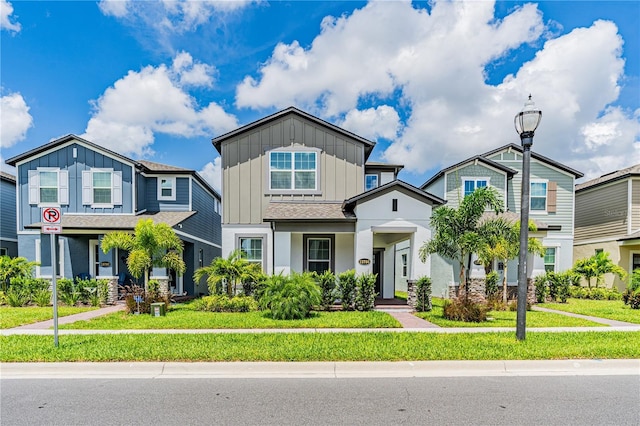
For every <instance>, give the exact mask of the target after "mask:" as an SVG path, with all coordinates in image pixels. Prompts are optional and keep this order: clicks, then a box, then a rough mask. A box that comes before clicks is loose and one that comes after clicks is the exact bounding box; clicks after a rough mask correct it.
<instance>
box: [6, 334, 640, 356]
mask: <svg viewBox="0 0 640 426" xmlns="http://www.w3.org/2000/svg"><path fill="white" fill-rule="evenodd" d="M59 343H60V345H59V347H58V348H54V346H53V340H52V337H51V336H33V335H14V336H1V337H0V346H1V347H2V348H3V350H2V351H1V352H0V361H2V362H58V361H70V362H74V361H93V362H115V361H410V360H500V359H505V360H524V359H531V360H537V359H594V358H596V359H598V358H599V359H605V358H608V359H614V358H639V357H640V332H605V333H603V332H583V333H528V334H527V337H526V340H525V341H517V340H516V338H515V334H512V333H478V334H472V333H463V334H432V333H388V332H386V333H385V332H370V333H302V334H279V333H265V334H145V335H139V334H119V335H113V334H109V335H62V336H60V337H59Z"/></svg>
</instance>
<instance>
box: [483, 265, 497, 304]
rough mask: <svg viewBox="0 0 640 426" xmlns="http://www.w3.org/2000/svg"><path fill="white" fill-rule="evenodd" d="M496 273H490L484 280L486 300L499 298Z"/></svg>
mask: <svg viewBox="0 0 640 426" xmlns="http://www.w3.org/2000/svg"><path fill="white" fill-rule="evenodd" d="M499 278H500V277H499V276H498V272H496V271H491V272H489V273H488V274H487V277H486V279H485V293H486V295H487V298H488V299H498V298H499V297H500V287H499V286H498V279H499Z"/></svg>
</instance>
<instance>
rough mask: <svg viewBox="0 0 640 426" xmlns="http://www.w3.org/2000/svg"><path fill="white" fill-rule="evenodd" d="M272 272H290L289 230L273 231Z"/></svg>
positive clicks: (286, 273) (285, 273)
mask: <svg viewBox="0 0 640 426" xmlns="http://www.w3.org/2000/svg"><path fill="white" fill-rule="evenodd" d="M273 258H274V259H273V269H274V270H273V273H274V274H279V273H282V274H283V275H289V274H290V273H291V232H280V231H276V232H274V233H273Z"/></svg>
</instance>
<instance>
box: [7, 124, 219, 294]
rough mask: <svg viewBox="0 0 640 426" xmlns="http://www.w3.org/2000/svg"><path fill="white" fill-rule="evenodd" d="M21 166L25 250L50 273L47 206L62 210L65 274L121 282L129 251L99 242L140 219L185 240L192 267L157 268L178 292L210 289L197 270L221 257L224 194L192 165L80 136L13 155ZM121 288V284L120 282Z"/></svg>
mask: <svg viewBox="0 0 640 426" xmlns="http://www.w3.org/2000/svg"><path fill="white" fill-rule="evenodd" d="M7 164H10V165H12V166H15V167H16V169H17V177H16V180H17V183H16V185H17V191H16V192H15V193H16V195H17V206H18V207H17V215H18V217H17V230H18V238H17V239H18V253H19V254H20V256H24V257H26V258H27V259H29V260H32V261H38V262H40V266H39V267H38V268H36V275H37V276H39V277H51V274H52V268H51V260H50V259H51V257H50V256H51V255H50V240H49V235H48V234H41V226H42V219H41V218H42V209H43V208H46V207H57V208H59V209H60V210H61V213H62V219H61V226H62V233H61V235H60V238H59V256H58V260H59V264H58V265H56V270H57V273H58V275H59V276H62V277H67V278H73V277H77V276H90V277H94V278H105V279H110V280H111V281H112V282H115V281H116V280H119V281H120V282H121V283H122V282H123V281H124V280H125V279H126V280H129V279H130V277H127V276H126V274H127V267H126V264H125V259H126V253H123V252H119V251H118V250H111V251H110V252H108V253H106V254H105V253H103V252H102V250H101V249H100V240H101V238H102V237H103V236H104V234H105V233H107V232H109V231H114V230H124V231H131V230H133V228H134V227H135V225H136V224H137V223H138V221H139V220H141V219H152V220H153V221H154V222H163V223H167V224H168V225H170V226H171V227H172V228H173V229H174V231H175V232H176V234H177V235H178V236H179V237H180V239H181V240H182V242H183V243H184V252H183V260H184V261H185V263H186V265H187V270H186V273H185V274H184V275H183V276H181V277H178V276H176V275H175V273H174V272H173V271H167V270H165V269H154V271H153V276H154V278H156V279H158V280H159V281H160V282H161V283H166V286H167V289H168V290H169V291H171V292H173V293H175V294H185V293H186V294H199V293H203V292H206V291H207V290H206V285H204V284H200V283H194V282H193V278H192V275H193V272H194V270H195V269H197V268H198V267H200V266H203V265H208V264H209V263H210V262H211V261H212V259H213V258H215V257H217V256H219V255H220V250H221V245H220V242H221V231H220V222H221V218H220V205H221V203H220V195H219V194H218V193H217V192H216V191H215V190H214V189H213V188H211V186H209V185H208V184H207V183H206V182H205V181H204V180H203V179H202V177H200V175H198V173H196V172H195V171H193V170H187V169H182V168H178V167H173V166H168V165H164V164H158V163H154V162H150V161H135V160H132V159H130V158H127V157H125V156H123V155H120V154H118V153H115V152H113V151H110V150H108V149H105V148H104V147H101V146H99V145H96V144H94V143H92V142H90V141H87V140H84V139H82V138H79V137H78V136H74V135H68V136H65V137H62V138H60V139H57V140H54V141H52V142H50V143H48V144H45V145H42V146H40V147H38V148H35V149H33V150H31V151H28V152H25V153H24V154H21V155H18V156H16V157H13V158H10V159H9V160H7ZM114 287H115V286H114Z"/></svg>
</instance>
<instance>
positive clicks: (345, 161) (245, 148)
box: [221, 115, 364, 224]
mask: <svg viewBox="0 0 640 426" xmlns="http://www.w3.org/2000/svg"><path fill="white" fill-rule="evenodd" d="M289 146H291V147H295V148H299V147H306V148H317V149H319V150H320V151H319V155H318V161H319V169H318V173H319V174H318V184H319V193H318V194H313V195H308V194H307V195H302V194H295V193H292V194H267V193H266V192H267V191H265V188H266V183H265V180H266V179H268V172H269V170H268V167H269V165H268V163H267V159H266V158H265V157H266V155H267V154H266V153H267V152H269V151H271V150H273V149H276V148H284V147H289ZM221 151H222V183H223V185H222V186H223V188H222V199H223V200H224V203H223V220H224V223H225V224H259V223H262V218H263V216H264V212H265V210H266V208H267V205H268V204H269V202H270V201H271V200H274V201H275V200H278V201H301V200H315V201H321V200H323V201H343V200H345V199H347V198H350V197H352V196H354V195H357V194H359V193H361V192H363V191H364V146H363V145H362V143H361V142H359V141H356V140H352V139H348V138H345V137H344V136H343V135H340V134H338V133H336V132H334V131H331V130H329V129H328V128H325V127H323V126H321V125H320V124H318V123H315V122H312V121H309V120H305V119H303V118H301V117H299V116H297V115H293V116H292V115H288V116H284V117H282V118H280V119H278V120H274V121H272V122H268V123H265V124H264V125H262V126H259V127H256V128H254V129H251V130H250V131H247V132H246V133H243V134H239V135H238V136H237V137H235V138H234V139H231V140H229V141H226V142H223V143H222V146H221Z"/></svg>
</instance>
